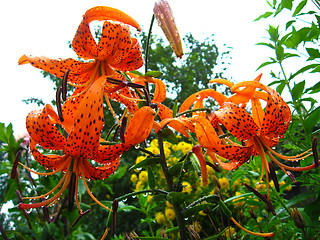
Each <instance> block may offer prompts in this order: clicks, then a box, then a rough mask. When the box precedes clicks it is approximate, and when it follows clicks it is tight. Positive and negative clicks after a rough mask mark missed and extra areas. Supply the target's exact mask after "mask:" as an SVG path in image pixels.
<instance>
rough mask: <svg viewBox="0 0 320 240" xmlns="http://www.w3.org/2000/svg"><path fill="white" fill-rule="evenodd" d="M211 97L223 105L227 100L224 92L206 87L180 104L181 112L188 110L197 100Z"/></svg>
mask: <svg viewBox="0 0 320 240" xmlns="http://www.w3.org/2000/svg"><path fill="white" fill-rule="evenodd" d="M208 97H211V98H213V99H214V100H216V101H217V102H218V104H219V105H222V104H223V103H224V102H225V101H226V100H227V97H226V96H224V95H223V94H222V93H219V92H217V91H215V90H214V89H205V90H202V91H199V92H197V93H194V94H192V95H191V96H189V97H188V98H187V99H186V100H185V101H184V102H183V103H182V104H181V106H180V109H179V113H182V112H184V111H187V110H188V109H190V107H191V106H192V105H193V104H194V103H195V102H196V101H202V100H203V99H205V98H208Z"/></svg>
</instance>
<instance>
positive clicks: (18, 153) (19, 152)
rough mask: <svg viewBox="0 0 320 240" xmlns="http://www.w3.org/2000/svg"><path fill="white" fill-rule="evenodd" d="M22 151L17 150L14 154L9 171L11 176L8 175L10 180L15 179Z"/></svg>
mask: <svg viewBox="0 0 320 240" xmlns="http://www.w3.org/2000/svg"><path fill="white" fill-rule="evenodd" d="M22 151H23V149H19V150H18V152H17V154H16V158H15V159H14V163H13V166H12V169H11V174H10V177H11V179H14V178H16V176H17V168H18V165H19V160H20V156H21V153H22Z"/></svg>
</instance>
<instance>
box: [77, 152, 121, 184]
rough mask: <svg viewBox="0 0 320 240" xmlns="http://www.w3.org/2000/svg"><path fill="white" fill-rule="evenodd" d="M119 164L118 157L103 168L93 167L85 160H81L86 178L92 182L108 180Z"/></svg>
mask: <svg viewBox="0 0 320 240" xmlns="http://www.w3.org/2000/svg"><path fill="white" fill-rule="evenodd" d="M119 163H120V156H119V157H117V158H115V159H113V161H110V162H108V163H106V164H104V165H103V166H100V167H94V166H92V165H91V164H90V163H89V162H88V161H87V160H83V171H84V175H85V177H86V178H89V179H92V180H97V179H99V180H103V179H106V178H108V177H109V176H110V175H111V174H112V173H114V171H115V170H116V169H117V168H118V166H119Z"/></svg>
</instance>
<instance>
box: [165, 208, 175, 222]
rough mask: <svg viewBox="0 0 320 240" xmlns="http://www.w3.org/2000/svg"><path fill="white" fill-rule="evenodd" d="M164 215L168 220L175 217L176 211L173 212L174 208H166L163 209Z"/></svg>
mask: <svg viewBox="0 0 320 240" xmlns="http://www.w3.org/2000/svg"><path fill="white" fill-rule="evenodd" d="M164 215H165V216H166V218H167V219H169V220H170V221H173V220H174V219H175V218H176V213H175V212H174V210H173V209H172V208H166V209H165V211H164Z"/></svg>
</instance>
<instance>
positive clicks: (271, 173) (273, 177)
mask: <svg viewBox="0 0 320 240" xmlns="http://www.w3.org/2000/svg"><path fill="white" fill-rule="evenodd" d="M269 170H270V176H271V178H272V180H273V183H274V187H275V188H276V190H277V192H280V186H279V182H278V179H277V175H276V171H275V170H274V168H273V164H272V162H269Z"/></svg>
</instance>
